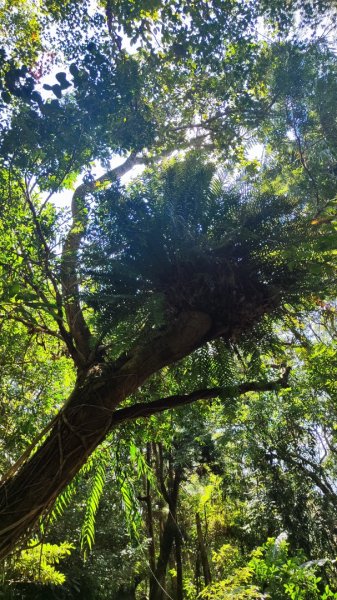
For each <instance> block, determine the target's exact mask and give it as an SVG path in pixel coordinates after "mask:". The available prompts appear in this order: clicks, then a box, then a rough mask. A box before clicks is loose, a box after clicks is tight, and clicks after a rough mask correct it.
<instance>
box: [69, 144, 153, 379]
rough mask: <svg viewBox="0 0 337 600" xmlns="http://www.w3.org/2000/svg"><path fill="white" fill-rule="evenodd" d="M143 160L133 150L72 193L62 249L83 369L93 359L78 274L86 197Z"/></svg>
mask: <svg viewBox="0 0 337 600" xmlns="http://www.w3.org/2000/svg"><path fill="white" fill-rule="evenodd" d="M142 163H143V159H141V158H139V157H137V156H136V155H135V154H130V156H129V157H128V158H127V159H126V161H125V162H124V163H123V164H122V165H120V166H118V167H116V168H114V169H111V170H110V171H108V172H107V173H104V175H102V176H101V177H99V178H98V179H95V180H94V181H90V182H86V183H82V184H81V185H79V186H78V188H77V189H76V190H75V192H74V194H73V197H72V203H71V214H72V223H71V227H70V230H69V232H68V234H67V236H66V239H65V242H64V245H63V250H62V259H61V282H62V295H63V301H64V306H65V312H66V317H67V322H68V326H69V329H70V332H71V335H72V338H73V340H74V343H75V348H76V353H77V355H76V358H75V362H76V365H77V367H78V368H80V369H85V368H88V367H89V366H90V364H91V363H92V362H93V361H94V356H92V354H93V353H92V350H93V348H94V343H93V340H92V334H91V332H90V329H89V327H88V324H87V322H86V320H85V317H84V314H83V310H82V306H81V302H80V293H79V288H80V284H79V277H78V255H79V250H80V246H81V242H82V240H83V237H84V235H85V232H86V228H87V223H88V207H87V197H88V195H89V194H91V193H93V192H94V191H95V190H96V189H98V188H99V187H100V186H101V185H102V184H105V183H112V182H113V181H115V180H116V179H120V178H121V177H122V176H123V175H125V174H126V173H127V172H128V171H130V170H131V169H132V168H133V167H134V166H135V165H137V164H142Z"/></svg>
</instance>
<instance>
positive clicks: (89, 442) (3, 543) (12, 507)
mask: <svg viewBox="0 0 337 600" xmlns="http://www.w3.org/2000/svg"><path fill="white" fill-rule="evenodd" d="M210 330H211V319H210V317H209V316H208V315H206V314H205V313H202V312H198V311H190V312H186V313H183V314H181V315H180V317H179V318H178V319H177V320H176V321H175V323H174V324H173V325H172V326H171V327H170V328H169V329H167V330H166V331H163V332H161V333H157V334H153V335H152V337H151V336H150V335H148V339H145V341H144V342H143V343H141V344H139V345H137V346H136V347H135V349H134V350H133V351H132V352H131V353H130V355H129V356H127V357H126V358H124V359H123V361H120V362H122V365H121V366H119V365H118V363H116V364H113V365H112V364H97V365H95V366H93V367H92V368H91V369H90V370H89V371H88V372H87V373H85V374H84V373H82V374H81V377H80V378H79V380H78V383H77V385H76V387H75V389H74V391H73V393H72V394H71V396H70V398H69V400H68V402H67V403H66V405H65V407H64V408H63V409H62V410H61V412H60V414H59V415H58V417H57V418H56V419H55V421H54V423H53V425H52V428H51V430H50V432H49V434H48V436H47V438H46V440H45V441H44V442H43V444H42V445H41V447H40V448H38V449H37V450H36V452H35V453H34V454H33V456H32V457H31V458H29V459H28V460H27V461H26V463H25V464H23V465H22V466H21V467H20V468H19V470H18V472H17V473H16V474H14V475H13V476H11V477H9V478H5V479H4V480H3V482H2V485H1V487H0V527H1V529H0V557H4V556H6V555H7V554H8V553H9V552H10V551H11V550H12V549H13V547H14V546H15V544H16V543H17V541H18V539H19V538H20V537H21V536H22V535H23V534H24V533H25V532H26V531H27V529H29V528H30V527H31V526H32V525H33V524H34V523H36V521H37V519H38V518H39V517H40V516H41V515H42V514H43V513H44V512H45V511H46V509H48V508H49V507H50V506H51V505H52V504H53V502H54V501H55V499H56V497H57V495H58V494H59V493H60V492H61V491H62V490H63V489H64V488H65V486H66V485H67V484H68V483H69V482H70V481H71V480H72V478H73V477H74V475H76V473H78V471H79V469H80V468H81V466H82V465H83V464H84V463H85V461H86V460H87V458H88V456H89V455H90V453H91V452H93V450H94V449H95V448H96V447H97V446H98V444H99V443H100V442H101V441H102V440H103V439H104V437H105V436H106V434H107V433H108V432H109V430H110V429H111V427H112V425H113V418H112V415H113V411H114V409H115V408H116V407H117V405H118V404H120V402H122V401H123V400H124V399H125V398H126V397H127V396H129V395H130V394H132V393H133V392H134V391H135V390H136V389H137V388H138V387H139V386H140V385H141V384H142V383H143V382H144V381H145V380H146V379H147V378H148V377H149V376H150V375H152V374H153V373H155V372H156V371H158V370H160V369H161V368H162V367H164V366H166V365H169V364H171V363H173V362H175V361H176V360H179V359H181V358H183V357H184V356H186V355H187V354H189V353H190V352H191V351H192V350H194V349H195V348H196V347H198V346H200V345H201V344H202V343H204V342H205V341H206V340H207V339H208V338H209V337H210Z"/></svg>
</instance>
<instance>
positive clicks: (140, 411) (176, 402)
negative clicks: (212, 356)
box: [111, 367, 291, 428]
mask: <svg viewBox="0 0 337 600" xmlns="http://www.w3.org/2000/svg"><path fill="white" fill-rule="evenodd" d="M290 369H291V367H287V368H286V369H285V371H284V373H283V375H282V377H280V378H279V379H276V380H275V381H250V382H246V383H241V384H240V385H237V386H233V387H213V388H208V389H202V390H195V391H194V392H191V393H190V394H176V395H174V396H168V397H166V398H160V399H159V400H154V401H153V402H139V403H138V404H134V405H133V406H127V407H125V408H120V409H119V410H116V411H115V412H114V413H113V415H112V417H111V428H112V427H115V426H116V425H119V424H120V423H123V422H124V421H132V420H134V419H139V418H144V417H150V416H151V415H154V414H157V413H160V412H163V411H165V410H169V409H172V408H179V407H180V406H186V405H187V404H192V402H196V401H197V400H212V399H213V398H217V397H219V396H220V397H222V398H232V397H233V396H241V395H243V394H247V393H248V392H271V391H275V390H277V389H278V388H285V387H288V378H289V373H290Z"/></svg>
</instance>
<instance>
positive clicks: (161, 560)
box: [149, 468, 182, 600]
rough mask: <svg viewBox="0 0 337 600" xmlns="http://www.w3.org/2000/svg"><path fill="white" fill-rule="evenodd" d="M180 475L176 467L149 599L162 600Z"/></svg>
mask: <svg viewBox="0 0 337 600" xmlns="http://www.w3.org/2000/svg"><path fill="white" fill-rule="evenodd" d="M181 477H182V470H181V469H179V468H178V469H177V470H176V472H175V477H174V480H173V483H172V489H171V492H170V494H169V495H168V499H169V514H168V515H167V519H166V522H165V525H164V530H163V534H162V536H161V540H160V549H159V556H158V559H157V567H156V570H155V577H154V584H153V587H152V592H151V594H150V599H149V600H163V593H164V592H163V589H165V577H166V571H167V565H168V563H169V560H170V555H171V552H172V548H173V544H174V541H175V539H176V535H177V533H178V532H177V523H176V515H177V503H178V496H179V489H180V483H181Z"/></svg>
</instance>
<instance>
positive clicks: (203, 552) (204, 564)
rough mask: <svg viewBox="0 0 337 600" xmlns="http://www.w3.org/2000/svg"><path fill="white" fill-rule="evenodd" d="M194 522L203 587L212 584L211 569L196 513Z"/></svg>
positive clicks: (199, 520)
mask: <svg viewBox="0 0 337 600" xmlns="http://www.w3.org/2000/svg"><path fill="white" fill-rule="evenodd" d="M195 521H196V525H197V537H198V546H199V552H200V559H201V564H202V571H203V574H204V580H205V585H209V584H210V583H212V576H211V569H210V566H209V561H208V556H207V550H206V546H205V542H204V536H203V535H202V528H201V519H200V515H199V513H197V514H196V515H195Z"/></svg>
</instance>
